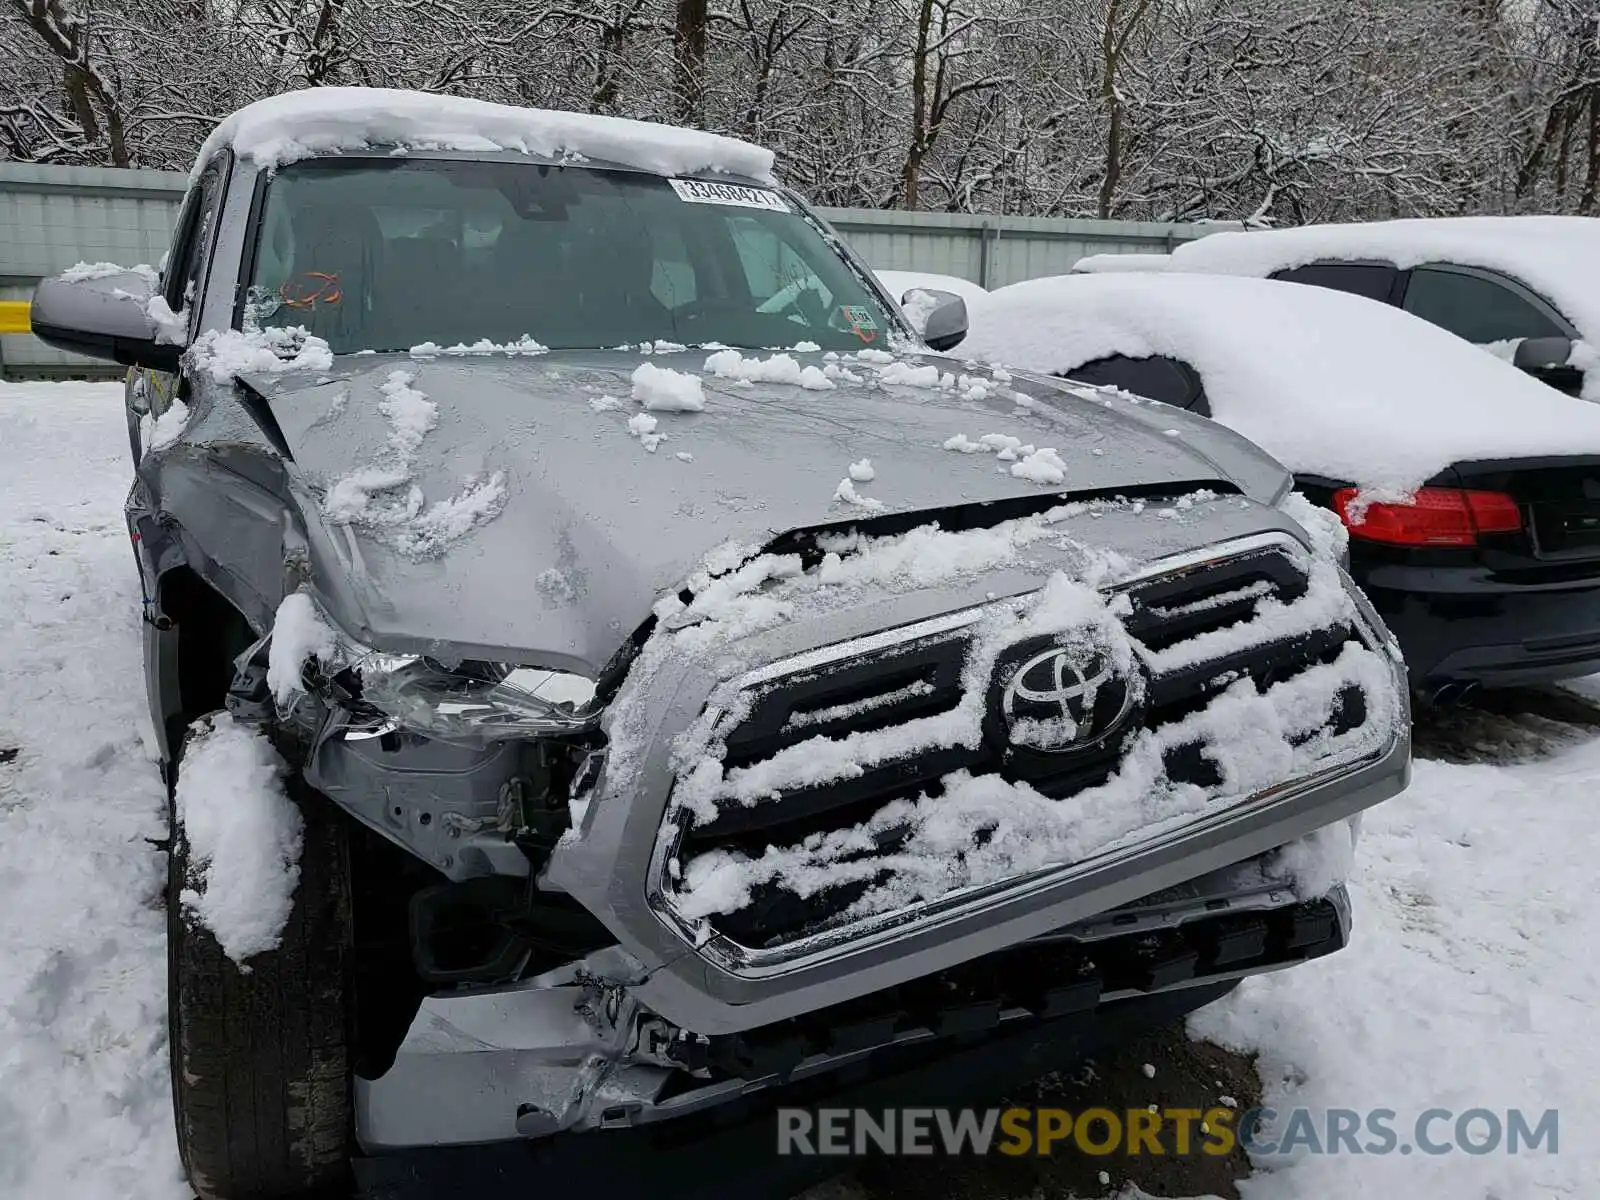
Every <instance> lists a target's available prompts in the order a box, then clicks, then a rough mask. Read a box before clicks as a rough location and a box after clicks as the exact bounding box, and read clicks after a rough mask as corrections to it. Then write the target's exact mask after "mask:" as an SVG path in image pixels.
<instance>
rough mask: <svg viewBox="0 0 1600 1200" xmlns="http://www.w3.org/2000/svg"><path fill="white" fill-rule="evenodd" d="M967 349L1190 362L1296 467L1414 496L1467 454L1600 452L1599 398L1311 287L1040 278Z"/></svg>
mask: <svg viewBox="0 0 1600 1200" xmlns="http://www.w3.org/2000/svg"><path fill="white" fill-rule="evenodd" d="M1207 240H1209V239H1207ZM961 353H962V354H963V355H964V356H966V357H970V358H978V359H983V360H991V361H999V362H1003V363H1006V364H1008V365H1010V366H1014V367H1021V368H1024V369H1027V370H1032V371H1037V372H1041V373H1058V372H1066V371H1070V370H1073V369H1075V368H1077V367H1080V366H1082V365H1083V364H1085V363H1087V362H1092V361H1093V360H1095V359H1098V358H1104V357H1106V356H1108V355H1113V354H1121V355H1127V356H1129V357H1134V358H1143V357H1148V356H1151V355H1166V356H1170V357H1173V358H1177V359H1181V360H1183V361H1185V362H1187V363H1189V364H1190V365H1191V366H1192V367H1194V369H1195V370H1196V371H1198V372H1199V374H1200V376H1201V379H1202V380H1203V382H1204V385H1205V390H1206V396H1207V398H1208V399H1209V401H1210V403H1211V410H1212V415H1213V417H1214V418H1215V419H1216V420H1218V421H1219V422H1221V423H1222V424H1224V425H1227V426H1229V427H1230V428H1232V429H1234V430H1236V431H1238V432H1239V433H1241V434H1243V435H1244V436H1245V437H1247V438H1249V439H1250V440H1251V441H1253V442H1255V443H1256V444H1257V445H1259V446H1261V447H1262V448H1263V449H1265V450H1266V451H1267V452H1268V453H1270V454H1272V455H1274V456H1275V457H1276V458H1278V459H1279V460H1281V461H1282V462H1283V463H1284V465H1285V466H1287V467H1288V468H1289V469H1290V470H1292V471H1295V472H1297V473H1305V474H1317V475H1324V476H1328V477H1330V478H1333V479H1339V480H1348V481H1350V482H1352V483H1355V484H1358V485H1360V486H1362V487H1365V488H1368V489H1372V490H1378V491H1393V492H1402V493H1403V492H1408V491H1411V490H1413V489H1415V488H1416V487H1418V486H1420V485H1421V484H1422V483H1424V482H1425V481H1426V480H1427V479H1429V478H1430V477H1431V476H1433V475H1435V474H1437V473H1438V472H1439V471H1441V470H1442V469H1444V468H1445V467H1446V466H1448V465H1449V464H1451V463H1453V462H1462V461H1471V460H1474V459H1487V458H1502V457H1516V456H1519V455H1535V454H1592V453H1600V406H1596V405H1593V404H1588V403H1585V402H1583V401H1579V400H1574V399H1572V398H1571V397H1569V396H1565V395H1562V394H1561V393H1560V392H1557V391H1556V390H1554V389H1553V388H1549V387H1546V386H1545V385H1544V384H1542V383H1539V382H1536V381H1535V380H1533V379H1532V378H1530V377H1529V376H1527V375H1524V374H1523V373H1522V372H1521V371H1518V370H1517V369H1516V368H1514V367H1512V366H1509V365H1507V364H1506V363H1504V362H1502V361H1500V360H1498V359H1496V358H1494V357H1492V356H1490V355H1487V354H1485V353H1483V351H1481V350H1479V349H1477V348H1476V347H1474V346H1473V345H1472V344H1471V343H1469V342H1464V341H1462V340H1461V339H1460V338H1457V337H1456V336H1455V335H1454V334H1450V333H1446V332H1445V331H1444V330H1442V329H1439V328H1436V327H1435V326H1433V325H1430V324H1428V323H1427V322H1425V321H1422V320H1420V319H1418V318H1416V317H1413V316H1410V315H1409V314H1407V313H1404V312H1401V311H1400V310H1399V309H1395V308H1390V307H1388V306H1387V305H1383V304H1375V303H1373V302H1372V301H1370V300H1363V299H1361V298H1360V297H1357V296H1351V295H1347V294H1345V293H1343V292H1335V291H1331V290H1329V289H1325V288H1313V287H1305V286H1303V285H1301V284H1293V283H1276V282H1273V281H1270V280H1260V279H1232V278H1227V277H1224V276H1200V275H1182V276H1179V275H1172V274H1154V275H1064V276H1057V277H1055V278H1050V279H1035V280H1030V281H1028V282H1026V283H1019V284H1013V285H1012V286H1010V287H1005V288H1000V289H999V290H997V291H995V292H992V293H990V295H989V299H988V300H987V301H986V302H985V303H984V305H983V306H982V307H981V308H979V309H977V310H976V311H975V313H974V319H973V323H972V330H971V332H970V333H969V334H968V336H967V340H966V341H965V342H963V343H962V346H961Z"/></svg>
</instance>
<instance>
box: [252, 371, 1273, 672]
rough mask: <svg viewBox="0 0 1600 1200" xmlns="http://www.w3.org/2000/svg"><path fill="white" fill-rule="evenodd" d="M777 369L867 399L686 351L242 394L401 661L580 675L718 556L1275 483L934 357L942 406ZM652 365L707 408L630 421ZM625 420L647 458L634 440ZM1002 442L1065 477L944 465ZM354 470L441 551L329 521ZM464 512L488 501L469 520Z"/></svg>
mask: <svg viewBox="0 0 1600 1200" xmlns="http://www.w3.org/2000/svg"><path fill="white" fill-rule="evenodd" d="M794 357H796V358H797V360H798V362H799V363H800V364H801V365H805V366H816V367H818V368H823V367H826V366H829V365H837V366H842V367H846V368H847V369H848V370H849V371H851V372H852V373H853V374H855V375H857V376H860V377H861V378H860V382H854V381H851V380H848V379H843V378H841V379H837V380H836V381H835V382H836V386H835V387H833V388H831V389H826V390H809V389H807V388H804V387H801V386H798V385H795V384H788V383H754V384H751V383H738V382H733V381H729V380H722V379H716V378H713V377H712V376H711V375H710V374H709V373H703V371H702V366H703V363H704V359H705V353H704V352H703V351H690V352H686V353H680V354H666V355H661V354H658V355H653V356H649V357H646V356H642V355H639V354H636V353H622V352H607V353H592V352H566V353H553V354H542V355H538V356H535V357H505V356H495V357H485V356H471V357H467V356H440V357H435V358H431V359H425V360H417V359H413V358H410V357H406V356H396V355H387V356H385V355H378V356H373V355H355V356H348V357H345V358H341V359H339V360H336V363H335V367H334V369H333V370H331V371H329V372H327V373H325V374H322V375H317V376H312V375H309V374H305V373H298V372H297V373H291V374H284V375H252V376H245V377H243V378H242V380H241V382H242V383H243V384H244V386H245V387H246V388H247V389H248V390H249V391H251V392H253V393H255V396H256V397H257V398H260V399H264V400H265V406H264V407H265V408H266V409H268V410H270V414H271V416H270V419H266V423H267V424H269V425H270V424H272V423H274V422H275V424H276V426H277V428H276V430H272V431H271V432H272V434H273V436H274V438H275V439H276V440H280V441H281V445H282V447H283V448H284V449H286V450H287V451H288V453H289V455H290V456H291V457H292V463H291V464H290V465H289V468H288V470H289V477H290V487H291V491H292V492H293V493H294V495H295V498H296V500H297V502H298V505H299V508H300V510H301V512H302V514H303V516H304V519H305V524H306V531H307V536H308V540H309V543H310V555H311V560H312V568H313V579H314V583H315V586H316V588H317V590H318V591H319V593H320V594H321V596H322V598H323V600H324V602H325V604H326V605H327V607H328V609H329V612H330V615H331V616H332V617H333V618H334V619H335V620H336V621H338V622H339V623H340V624H341V625H343V626H344V627H345V629H346V631H347V632H349V633H350V634H352V635H353V636H355V637H357V638H359V639H361V640H362V641H364V642H368V643H369V644H372V645H375V646H378V647H380V648H384V649H390V650H395V651H406V650H410V651H416V650H419V649H420V650H432V651H434V652H439V651H441V650H442V649H445V648H448V649H449V650H450V651H451V652H452V653H453V654H455V655H457V656H460V657H474V658H496V659H503V660H507V661H518V662H524V663H531V664H538V665H546V666H552V667H560V668H563V669H568V670H580V671H584V672H587V673H593V672H595V671H597V670H598V668H599V667H600V666H601V665H603V664H604V663H605V662H606V661H607V660H608V659H609V658H610V657H611V656H612V654H613V653H614V651H615V650H616V649H617V647H618V646H619V645H620V644H621V643H622V641H623V640H624V639H625V638H626V637H627V636H628V634H630V633H631V632H632V630H633V629H635V628H636V627H637V626H638V624H639V623H640V622H641V621H642V620H644V619H645V618H646V617H647V616H648V615H649V612H650V609H651V606H652V605H653V603H654V602H655V601H656V600H657V599H658V598H659V597H660V596H661V595H662V594H663V593H664V592H666V591H668V590H675V589H677V588H678V587H680V586H681V585H682V583H683V581H684V580H685V579H686V578H687V577H688V576H689V575H690V574H691V573H692V572H693V571H694V570H695V569H696V568H697V567H698V566H699V565H700V564H701V563H702V562H703V561H704V559H705V556H706V555H707V553H708V552H709V551H711V550H713V549H714V548H716V547H719V546H721V545H723V544H725V543H730V542H732V543H738V544H741V545H744V546H748V547H752V548H753V547H756V546H759V545H761V544H764V543H766V542H768V541H770V540H771V539H772V538H773V537H774V536H776V535H779V534H782V533H784V532H787V531H790V530H795V529H801V528H815V527H818V526H826V525H830V524H840V525H848V524H851V523H857V522H859V521H861V520H862V519H863V518H865V517H874V518H875V517H882V516H890V515H893V514H899V513H907V512H912V511H916V510H929V509H950V508H957V507H962V506H968V505H974V504H984V503H989V502H995V501H1006V500H1015V499H1018V498H1033V499H1039V498H1048V497H1050V496H1051V495H1062V494H1080V493H1096V492H1099V493H1105V492H1116V491H1119V490H1124V489H1127V490H1134V489H1137V490H1140V491H1145V492H1150V491H1167V492H1173V491H1184V490H1193V489H1194V488H1198V487H1204V486H1208V485H1210V486H1216V485H1219V484H1220V485H1221V486H1222V487H1223V488H1224V489H1228V490H1232V489H1234V488H1237V489H1238V490H1239V491H1241V492H1243V493H1244V494H1245V495H1247V496H1250V497H1251V498H1253V499H1255V500H1258V501H1261V502H1263V503H1273V502H1275V501H1276V500H1277V499H1278V498H1279V497H1280V496H1281V494H1282V492H1283V491H1284V490H1285V488H1286V487H1287V486H1288V476H1287V474H1286V472H1285V471H1284V470H1283V468H1282V467H1281V466H1280V465H1279V464H1277V463H1276V462H1275V461H1274V460H1272V459H1271V458H1269V457H1267V456H1266V455H1265V454H1263V453H1262V452H1261V451H1259V450H1257V449H1256V448H1255V447H1253V446H1251V445H1250V443H1248V442H1245V441H1243V440H1242V439H1241V438H1239V437H1238V436H1237V435H1235V434H1232V433H1231V432H1229V431H1228V430H1226V429H1224V428H1222V427H1221V426H1218V425H1214V424H1212V423H1211V422H1209V421H1205V420H1203V419H1200V418H1196V417H1193V416H1191V415H1189V414H1187V413H1183V412H1180V411H1177V410H1174V409H1171V408H1167V407H1165V406H1160V405H1156V404H1153V403H1151V402H1139V401H1135V400H1132V399H1130V398H1127V397H1124V396H1120V395H1114V394H1112V393H1107V392H1100V391H1095V390H1093V389H1086V388H1082V387H1081V386H1074V387H1072V388H1071V390H1069V389H1068V387H1067V386H1066V385H1064V383H1061V382H1057V381H1046V380H1036V379H1030V378H1025V377H1021V376H1018V377H1015V378H1012V377H1009V376H1006V375H1005V374H1004V373H1001V375H1000V378H999V379H996V378H995V377H994V376H993V375H991V374H990V372H989V371H987V370H981V369H972V370H970V371H968V372H966V374H967V375H968V378H967V380H966V381H965V382H964V383H963V382H962V381H961V380H960V376H961V375H962V374H963V367H962V365H961V363H960V362H959V361H957V360H952V359H946V358H941V357H936V356H927V357H923V358H920V359H918V358H914V357H902V358H901V359H899V360H898V361H899V362H900V363H902V364H905V367H919V366H927V365H933V366H936V367H937V368H938V369H939V371H940V372H941V373H943V372H948V373H950V375H951V376H952V377H953V378H952V379H951V380H948V381H945V383H946V386H910V385H905V384H899V383H890V382H888V381H887V380H886V379H883V378H880V373H881V372H883V371H884V370H885V369H886V366H885V364H882V363H867V362H862V361H858V360H855V359H850V358H846V359H842V360H838V362H837V363H836V364H830V363H829V362H828V361H825V360H824V358H823V357H822V356H820V355H811V356H807V355H797V356H794ZM647 361H648V362H651V363H653V364H654V365H655V366H657V367H660V368H665V369H672V370H677V371H682V372H687V373H693V374H696V375H703V378H702V386H703V389H704V400H705V407H704V410H703V411H688V412H684V411H656V412H649V413H646V412H645V409H644V408H643V407H642V405H641V403H640V402H639V401H638V400H636V399H634V398H633V396H632V383H631V376H632V374H633V372H634V371H635V370H636V369H637V368H638V367H639V366H640V365H641V363H643V362H647ZM894 371H895V372H897V373H903V371H904V368H902V367H895V368H894ZM397 372H401V373H403V374H400V375H397V374H396V373H397ZM974 383H977V384H979V385H980V386H976V387H975V386H973V384H974ZM1019 395H1022V396H1025V397H1027V398H1028V401H1029V406H1028V407H1026V408H1023V407H1019V406H1018V403H1017V397H1018V396H1019ZM419 401H420V406H419ZM430 405H431V406H436V410H435V411H434V412H433V415H432V418H431V419H430V418H429V416H428V413H429V408H428V406H430ZM641 416H647V417H649V418H653V419H654V421H655V426H654V428H653V430H651V431H650V432H651V433H653V435H655V437H659V439H660V440H659V442H656V441H654V440H653V439H652V438H651V437H649V436H642V435H641V431H640V426H642V425H648V423H649V422H648V421H646V420H638V419H637V418H640V417H641ZM258 419H265V416H264V414H262V415H261V417H259V418H258ZM630 421H633V425H632V426H631V427H630ZM995 433H998V434H1005V435H1009V436H1012V437H1016V438H1019V439H1021V440H1022V441H1023V442H1024V443H1031V444H1033V445H1035V446H1038V447H1046V446H1048V447H1053V448H1054V449H1055V450H1056V452H1057V454H1058V455H1059V456H1060V459H1061V460H1062V461H1063V462H1064V463H1065V468H1066V469H1065V479H1064V481H1063V482H1061V483H1059V484H1049V483H1046V484H1041V483H1038V482H1034V481H1031V480H1029V479H1026V478H1020V477H1017V476H1015V475H1013V474H1012V473H1011V471H1010V469H1009V467H1010V463H1008V462H1004V461H999V460H997V457H996V455H995V454H993V453H982V452H975V453H960V452H954V451H951V450H947V449H945V448H944V446H945V443H946V442H947V441H948V440H950V439H952V438H954V437H956V436H957V435H961V436H963V437H965V438H967V439H970V440H972V441H976V440H977V439H979V438H981V437H982V436H983V435H985V434H995ZM652 446H653V449H652V448H651V447H652ZM407 447H409V449H408V448H407ZM862 459H869V460H871V468H872V477H871V479H870V480H859V481H851V482H853V483H854V487H855V489H856V491H857V493H858V495H859V496H861V497H865V498H867V499H868V500H869V501H871V502H874V503H871V504H868V505H862V504H860V503H856V502H852V501H850V500H849V499H847V498H846V499H840V498H838V496H837V493H838V492H839V491H840V486H841V484H842V483H843V482H845V481H848V480H850V475H851V473H850V466H851V464H852V463H857V462H859V461H860V460H862ZM368 471H376V472H379V473H385V472H387V473H389V475H390V478H391V480H392V479H393V478H395V477H396V476H395V472H396V471H398V473H399V476H400V477H403V478H404V483H402V484H401V485H400V486H399V487H398V488H393V489H391V490H389V491H388V492H387V493H383V494H382V495H384V496H387V497H388V498H389V499H390V501H391V502H393V501H394V500H395V498H397V497H398V498H400V499H401V500H404V499H405V498H407V497H409V502H410V504H411V506H412V508H413V509H415V508H416V507H417V506H418V505H420V506H421V510H422V511H427V510H428V509H429V508H430V507H431V506H434V505H435V504H437V503H438V502H439V501H441V500H454V501H455V502H456V503H454V504H451V505H449V506H447V509H446V510H444V511H443V512H442V515H441V516H440V519H439V520H437V521H435V522H433V525H432V526H430V528H434V529H435V532H438V531H439V530H442V531H443V532H442V533H441V535H440V537H438V538H437V539H435V540H434V541H432V542H430V543H429V544H428V545H427V546H425V547H422V548H421V549H420V550H419V548H418V546H416V545H414V544H413V545H407V544H405V542H404V540H403V539H402V540H401V541H400V542H399V543H397V541H396V539H395V538H394V537H393V536H392V533H393V531H392V530H385V529H383V528H381V527H380V528H374V527H373V526H371V525H369V524H365V523H363V522H362V521H360V520H358V521H356V522H355V523H354V524H352V523H350V522H348V521H345V520H340V519H338V513H339V512H340V511H341V506H340V505H339V504H338V503H335V498H336V497H338V496H339V495H340V489H341V485H342V486H343V492H344V494H345V497H346V498H347V499H348V495H349V491H350V484H351V482H352V481H355V482H357V483H359V482H361V481H362V479H363V478H368V479H370V478H371V477H365V476H363V475H362V474H361V473H362V472H368ZM866 473H867V472H865V471H858V472H857V474H860V475H865V474H866ZM475 489H478V490H475ZM480 495H481V496H487V497H490V498H491V499H492V500H493V503H492V504H486V505H484V506H483V507H482V509H481V510H478V511H474V504H473V498H474V496H480ZM880 505H881V507H878V506H880ZM343 511H345V512H348V508H347V507H346V508H345V509H344V510H343Z"/></svg>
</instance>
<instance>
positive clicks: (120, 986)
mask: <svg viewBox="0 0 1600 1200" xmlns="http://www.w3.org/2000/svg"><path fill="white" fill-rule="evenodd" d="M130 469H131V464H130V462H129V458H128V437H127V430H126V426H125V424H124V421H123V410H122V400H121V389H120V387H118V386H108V385H104V384H93V385H86V384H53V385H51V384H46V385H29V386H27V387H19V386H14V385H7V384H0V612H3V613H4V614H5V616H4V617H3V618H0V663H3V664H4V666H3V668H0V669H3V671H4V686H0V749H16V750H17V751H18V754H17V757H16V758H15V760H14V761H12V762H10V763H4V762H0V963H3V964H4V970H3V971H0V1196H6V1197H17V1198H19V1200H21V1198H22V1197H37V1196H49V1197H51V1198H52V1200H178V1198H179V1197H182V1196H184V1195H186V1194H187V1193H186V1192H185V1191H183V1189H182V1185H181V1181H180V1175H179V1169H178V1157H177V1147H176V1144H175V1142H174V1139H173V1134H172V1126H171V1121H172V1117H171V1108H170V1093H169V1090H168V1081H167V1050H166V1016H167V1012H166V978H165V971H166V962H165V950H164V948H163V940H162V913H161V891H162V887H163V885H164V883H165V878H166V876H165V859H164V856H163V855H162V854H161V852H160V851H159V850H157V849H156V848H155V847H154V846H152V845H151V844H150V842H148V841H147V840H146V839H147V838H157V839H159V838H162V837H165V836H166V815H165V801H164V798H163V790H162V785H161V779H160V776H159V775H158V774H157V770H156V762H155V759H156V755H155V752H154V750H153V748H152V746H151V744H150V742H149V740H148V738H147V737H146V735H145V730H146V729H147V726H148V718H147V717H146V715H145V701H144V685H143V683H142V682H141V679H142V674H141V672H142V667H141V658H140V648H139V587H138V582H137V579H136V576H135V574H134V564H133V556H132V553H131V551H130V550H129V546H128V535H127V532H126V530H125V528H124V526H123V525H122V512H121V508H122V500H123V496H124V495H125V494H126V492H127V488H128V479H129V474H130Z"/></svg>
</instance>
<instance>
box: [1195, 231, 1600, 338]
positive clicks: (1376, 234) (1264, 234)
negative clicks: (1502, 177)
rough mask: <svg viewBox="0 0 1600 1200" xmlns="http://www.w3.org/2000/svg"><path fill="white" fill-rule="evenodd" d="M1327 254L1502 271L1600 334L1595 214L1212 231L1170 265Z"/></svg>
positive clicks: (1291, 263)
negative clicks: (1589, 215) (1238, 231)
mask: <svg viewBox="0 0 1600 1200" xmlns="http://www.w3.org/2000/svg"><path fill="white" fill-rule="evenodd" d="M1324 259H1345V260H1354V259H1366V260H1370V261H1377V262H1389V263H1393V264H1394V265H1395V266H1397V267H1401V268H1406V267H1415V266H1419V265H1421V264H1422V263H1427V262H1449V263H1459V264H1461V265H1462V266H1468V267H1482V268H1484V269H1485V270H1492V271H1501V272H1503V273H1505V274H1507V275H1510V276H1512V277H1513V278H1515V279H1518V280H1520V281H1521V282H1522V283H1523V284H1525V285H1526V286H1528V287H1529V288H1531V289H1533V290H1534V291H1535V292H1538V293H1539V294H1540V295H1542V296H1544V298H1545V299H1547V300H1549V301H1550V303H1551V304H1553V305H1555V307H1556V308H1558V309H1560V310H1561V311H1562V312H1563V313H1564V314H1565V315H1566V317H1567V319H1568V320H1569V321H1571V322H1572V323H1573V325H1574V326H1576V327H1577V329H1578V332H1579V333H1581V334H1582V335H1583V337H1584V340H1586V341H1591V342H1592V341H1597V340H1600V291H1597V290H1596V288H1595V285H1594V281H1595V280H1596V279H1600V220H1595V219H1594V218H1592V217H1439V218H1430V219H1411V220H1399V221H1366V222H1353V223H1350V224H1345V225H1304V226H1300V227H1299V228H1296V229H1266V230H1253V231H1249V232H1244V233H1214V234H1211V235H1210V236H1209V237H1203V238H1199V239H1198V240H1196V241H1192V242H1186V243H1185V244H1183V245H1181V246H1179V247H1178V248H1177V249H1176V250H1174V251H1173V253H1172V261H1171V265H1170V267H1169V269H1170V270H1173V271H1209V272H1218V273H1223V274H1228V275H1270V274H1272V273H1273V272H1275V271H1283V270H1289V269H1292V268H1294V267H1303V266H1306V265H1307V264H1308V263H1313V262H1318V261H1321V260H1324Z"/></svg>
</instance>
